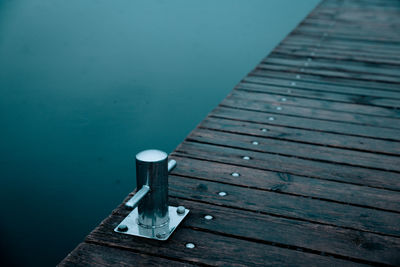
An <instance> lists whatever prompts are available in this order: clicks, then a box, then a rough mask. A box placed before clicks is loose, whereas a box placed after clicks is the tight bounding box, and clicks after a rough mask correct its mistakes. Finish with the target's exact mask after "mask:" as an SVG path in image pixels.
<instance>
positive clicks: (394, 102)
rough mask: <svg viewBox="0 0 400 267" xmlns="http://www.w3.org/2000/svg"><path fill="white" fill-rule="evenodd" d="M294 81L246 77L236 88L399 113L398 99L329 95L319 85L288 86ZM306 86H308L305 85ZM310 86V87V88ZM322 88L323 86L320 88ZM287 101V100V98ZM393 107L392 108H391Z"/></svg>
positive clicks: (329, 93) (269, 77) (340, 94)
mask: <svg viewBox="0 0 400 267" xmlns="http://www.w3.org/2000/svg"><path fill="white" fill-rule="evenodd" d="M292 82H294V79H290V80H289V81H288V80H283V79H275V78H271V76H270V75H268V76H265V77H259V76H248V77H246V78H245V79H243V81H242V82H241V83H239V84H238V85H237V86H236V89H237V90H245V91H253V92H258V93H268V94H279V95H281V96H285V98H287V97H292V96H293V97H303V98H308V99H318V100H328V101H334V102H339V103H352V104H357V105H364V106H366V108H368V107H369V106H371V105H373V106H377V107H382V108H386V109H387V111H388V112H389V113H391V115H390V116H392V117H397V116H399V114H400V112H399V110H398V109H397V108H398V107H400V99H391V98H383V97H379V96H369V95H362V94H344V93H331V92H329V91H327V90H324V89H322V91H320V90H318V88H319V84H316V85H315V84H314V86H315V87H316V88H317V89H316V90H314V89H312V90H310V89H307V88H304V87H303V86H304V84H303V81H302V82H299V81H296V87H295V88H294V87H293V86H291V85H290V84H291V83H292ZM307 86H308V85H307ZM311 87H312V85H310V88H311ZM321 88H323V86H321ZM287 99H288V98H287ZM393 107H394V108H393Z"/></svg>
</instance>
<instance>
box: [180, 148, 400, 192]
mask: <svg viewBox="0 0 400 267" xmlns="http://www.w3.org/2000/svg"><path fill="white" fill-rule="evenodd" d="M176 153H177V155H180V156H186V157H190V158H194V159H208V160H211V161H214V162H220V163H231V164H236V165H238V166H243V167H249V168H255V169H259V170H267V171H276V172H283V173H288V174H294V175H301V176H307V177H313V178H318V179H323V180H332V181H337V182H344V183H350V184H356V185H366V186H371V187H375V188H383V189H388V190H394V191H400V179H399V176H400V175H399V174H398V173H393V172H385V171H379V170H372V169H365V168H359V167H350V166H345V165H337V164H331V163H325V162H318V161H310V160H304V159H300V158H296V157H289V156H283V155H277V154H268V153H260V152H255V151H248V150H243V149H237V148H230V147H226V146H219V145H212V144H201V143H196V142H184V143H182V144H181V145H180V146H179V147H178V148H177V150H176ZM244 156H248V157H250V158H251V160H244V159H243V157H244Z"/></svg>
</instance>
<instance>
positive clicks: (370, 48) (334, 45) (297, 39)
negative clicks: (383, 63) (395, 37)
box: [282, 35, 399, 57]
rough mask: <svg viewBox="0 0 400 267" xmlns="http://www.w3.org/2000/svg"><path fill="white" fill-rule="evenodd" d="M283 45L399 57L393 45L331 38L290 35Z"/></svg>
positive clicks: (396, 48)
mask: <svg viewBox="0 0 400 267" xmlns="http://www.w3.org/2000/svg"><path fill="white" fill-rule="evenodd" d="M282 44H292V45H305V46H308V47H312V48H320V47H321V48H331V49H332V50H337V49H338V50H340V51H341V50H347V51H353V50H355V51H358V52H366V53H372V54H375V55H382V56H388V55H390V54H393V55H394V56H395V57H398V56H399V54H398V47H397V46H392V45H384V46H383V45H380V46H377V45H372V44H366V43H357V44H354V43H352V42H347V41H343V40H333V39H330V38H322V37H321V38H317V37H312V36H300V35H290V36H288V37H287V38H286V39H285V40H283V41H282Z"/></svg>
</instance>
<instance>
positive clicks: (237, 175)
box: [231, 172, 240, 177]
mask: <svg viewBox="0 0 400 267" xmlns="http://www.w3.org/2000/svg"><path fill="white" fill-rule="evenodd" d="M231 175H232V176H233V177H239V176H240V174H239V173H238V172H233V173H231Z"/></svg>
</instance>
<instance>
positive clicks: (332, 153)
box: [187, 129, 400, 200]
mask: <svg viewBox="0 0 400 267" xmlns="http://www.w3.org/2000/svg"><path fill="white" fill-rule="evenodd" d="M187 140H190V141H196V142H200V143H208V144H216V145H223V146H228V147H233V148H239V149H245V150H249V151H257V152H263V153H271V154H279V155H285V156H292V157H297V158H301V159H311V160H317V161H323V162H329V163H340V164H344V165H350V166H359V167H366V168H374V169H377V170H384V171H395V172H400V157H395V156H388V155H377V154H374V153H368V152H360V151H352V150H347V149H338V148H331V147H323V146H315V145H310V144H301V143H297V142H290V141H284V140H274V139H269V138H263V137H254V136H248V135H243V134H233V133H226V132H221V131H212V130H207V129H197V130H196V131H194V132H192V133H191V134H190V135H189V136H188V137H187ZM253 142H257V143H256V144H257V145H254V144H253ZM310 164H313V163H310ZM314 164H317V163H314ZM336 167H339V166H337V165H336ZM340 167H341V166H340ZM399 179H400V174H399ZM399 200H400V199H399Z"/></svg>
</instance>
